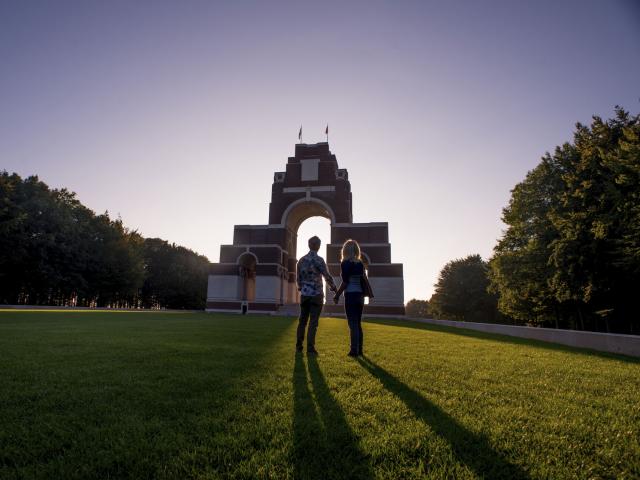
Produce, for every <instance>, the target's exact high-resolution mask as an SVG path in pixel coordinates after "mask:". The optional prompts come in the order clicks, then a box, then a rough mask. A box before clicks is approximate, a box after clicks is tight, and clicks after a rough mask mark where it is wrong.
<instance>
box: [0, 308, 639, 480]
mask: <svg viewBox="0 0 640 480" xmlns="http://www.w3.org/2000/svg"><path fill="white" fill-rule="evenodd" d="M364 329H365V355H366V357H365V358H364V359H362V360H354V359H351V358H349V357H346V355H345V354H346V352H347V326H346V322H345V321H344V320H339V319H331V318H323V319H321V324H320V330H319V334H318V344H317V347H318V349H319V350H320V352H321V355H320V356H319V357H317V358H315V357H307V356H306V355H300V354H297V355H296V354H295V353H294V349H293V344H294V335H295V321H294V320H292V319H286V318H270V317H252V316H245V317H238V316H225V315H207V314H176V313H122V312H118V313H114V312H90V313H80V312H2V313H0V478H3V479H4V478H7V479H9V478H60V479H62V478H64V479H73V478H101V479H103V478H160V479H161V478H318V479H330V478H349V479H351V478H455V479H458V478H482V477H484V478H554V479H555V478H558V479H561V478H576V479H577V478H580V479H582V478H639V477H640V443H639V436H640V431H639V430H640V395H639V394H640V363H639V362H638V361H637V360H634V359H631V358H625V357H617V356H614V355H601V354H596V353H593V352H586V351H580V350H576V349H570V348H564V347H559V346H552V345H547V344H543V343H538V342H528V341H524V340H512V339H506V338H504V337H498V336H492V335H486V334H476V333H473V332H470V331H460V330H453V329H446V328H438V327H433V326H428V325H419V324H412V323H408V322H398V321H372V322H368V323H366V325H365V327H364Z"/></svg>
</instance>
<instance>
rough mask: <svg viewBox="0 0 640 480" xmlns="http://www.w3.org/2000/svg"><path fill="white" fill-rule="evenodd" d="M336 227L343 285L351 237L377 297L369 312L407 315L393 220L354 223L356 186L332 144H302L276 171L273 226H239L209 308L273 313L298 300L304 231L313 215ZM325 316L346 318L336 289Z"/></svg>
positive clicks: (333, 251) (214, 278)
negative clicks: (344, 251)
mask: <svg viewBox="0 0 640 480" xmlns="http://www.w3.org/2000/svg"><path fill="white" fill-rule="evenodd" d="M316 216H321V217H325V218H328V219H329V221H330V222H331V243H330V244H328V245H327V246H326V255H325V259H326V261H327V265H328V267H329V271H330V272H331V274H332V275H333V276H334V278H335V280H336V283H337V284H338V285H339V284H340V278H339V277H340V249H341V248H342V244H343V243H344V241H345V240H347V239H349V238H353V239H354V240H357V241H358V243H360V246H361V249H362V256H363V261H364V263H365V266H366V268H367V272H368V275H369V280H370V282H371V287H372V288H373V291H374V293H375V298H373V299H371V301H370V302H369V304H368V305H365V314H369V315H404V281H403V271H402V264H400V263H391V244H390V243H389V232H388V229H389V227H388V224H387V222H372V223H354V222H353V215H352V211H351V184H350V183H349V175H348V173H347V170H346V169H344V168H338V161H337V160H336V156H335V155H334V154H332V153H331V151H330V150H329V144H328V143H327V142H321V143H316V144H305V143H299V144H297V145H296V146H295V156H293V157H289V160H288V162H287V166H286V171H284V172H276V173H275V174H274V176H273V185H272V187H271V203H270V204H269V223H268V224H267V225H236V226H235V227H234V232H233V245H221V246H220V262H219V263H212V264H211V267H210V271H209V282H208V287H207V308H206V309H207V311H211V312H214V311H221V312H237V313H248V312H251V313H258V312H260V313H274V314H277V312H278V311H279V310H280V311H283V310H286V309H288V308H289V309H290V307H287V306H289V305H295V304H297V303H298V302H299V293H298V289H297V285H296V263H297V255H298V253H300V254H305V253H306V251H305V252H296V245H297V232H298V227H299V226H300V224H301V223H302V222H304V221H305V220H306V219H307V218H310V217H316ZM326 298H327V299H328V302H327V304H326V305H325V308H324V312H325V313H342V312H343V311H344V310H343V308H344V307H343V306H342V305H334V304H333V302H332V300H331V299H332V295H330V292H327V293H326Z"/></svg>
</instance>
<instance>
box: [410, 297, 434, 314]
mask: <svg viewBox="0 0 640 480" xmlns="http://www.w3.org/2000/svg"><path fill="white" fill-rule="evenodd" d="M405 313H406V314H407V315H408V316H410V317H422V318H429V317H430V316H431V314H430V311H429V302H428V301H426V300H418V299H415V298H412V299H411V300H409V301H408V302H407V306H406V307H405Z"/></svg>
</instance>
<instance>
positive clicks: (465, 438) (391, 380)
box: [358, 358, 529, 479]
mask: <svg viewBox="0 0 640 480" xmlns="http://www.w3.org/2000/svg"><path fill="white" fill-rule="evenodd" d="M358 361H359V362H360V365H362V366H363V367H364V369H365V370H367V371H368V372H369V373H371V375H373V376H374V377H376V378H377V379H378V380H380V382H381V383H382V385H383V386H384V387H385V388H386V389H387V390H388V391H389V392H391V393H393V394H394V395H396V396H397V397H398V398H399V399H400V400H402V401H403V402H404V404H405V405H406V406H407V407H408V408H409V409H410V410H411V411H412V412H413V414H414V415H415V416H416V418H419V419H420V420H422V421H424V422H425V423H426V424H428V425H429V426H430V427H431V428H432V429H433V431H434V432H435V433H436V434H437V435H439V436H441V437H442V438H444V439H445V440H446V441H447V442H448V443H449V445H450V446H451V449H452V451H453V453H454V455H455V456H456V458H457V459H458V460H459V461H460V462H462V463H464V464H465V465H467V466H468V467H469V468H470V469H471V470H473V471H474V472H475V473H476V475H478V476H479V477H484V478H492V479H497V478H500V479H528V478H529V475H528V474H527V473H526V472H525V471H524V470H522V468H521V467H519V466H518V465H515V464H513V463H511V462H510V461H509V460H507V459H506V458H505V456H504V455H503V454H502V453H500V452H498V451H496V450H494V449H493V448H492V447H491V444H490V442H489V439H488V438H487V437H486V436H484V435H482V434H478V433H474V432H471V431H469V430H467V429H466V428H465V427H463V426H462V425H460V424H459V423H458V422H457V421H456V420H455V419H453V418H452V417H451V416H450V415H449V414H447V413H446V412H444V411H443V410H442V409H440V408H439V407H438V406H436V405H435V404H433V403H432V402H430V401H429V400H427V399H426V398H424V397H423V396H422V395H420V393H418V392H417V391H416V390H414V389H413V388H411V387H409V386H408V385H406V384H404V383H402V382H401V381H400V380H398V379H397V378H396V377H394V376H393V375H392V374H390V373H389V372H387V371H386V370H385V369H384V368H382V367H381V366H379V365H377V364H375V363H374V362H372V361H371V360H370V359H368V358H358Z"/></svg>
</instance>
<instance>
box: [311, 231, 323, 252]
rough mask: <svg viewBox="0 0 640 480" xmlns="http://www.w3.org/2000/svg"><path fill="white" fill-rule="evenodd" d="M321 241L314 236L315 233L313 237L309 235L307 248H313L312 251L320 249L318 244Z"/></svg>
mask: <svg viewBox="0 0 640 480" xmlns="http://www.w3.org/2000/svg"><path fill="white" fill-rule="evenodd" d="M321 243H322V242H321V241H320V238H318V237H316V236H315V235H314V236H313V237H311V238H310V239H309V248H310V249H311V250H313V251H314V252H317V251H318V250H320V244H321Z"/></svg>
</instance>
